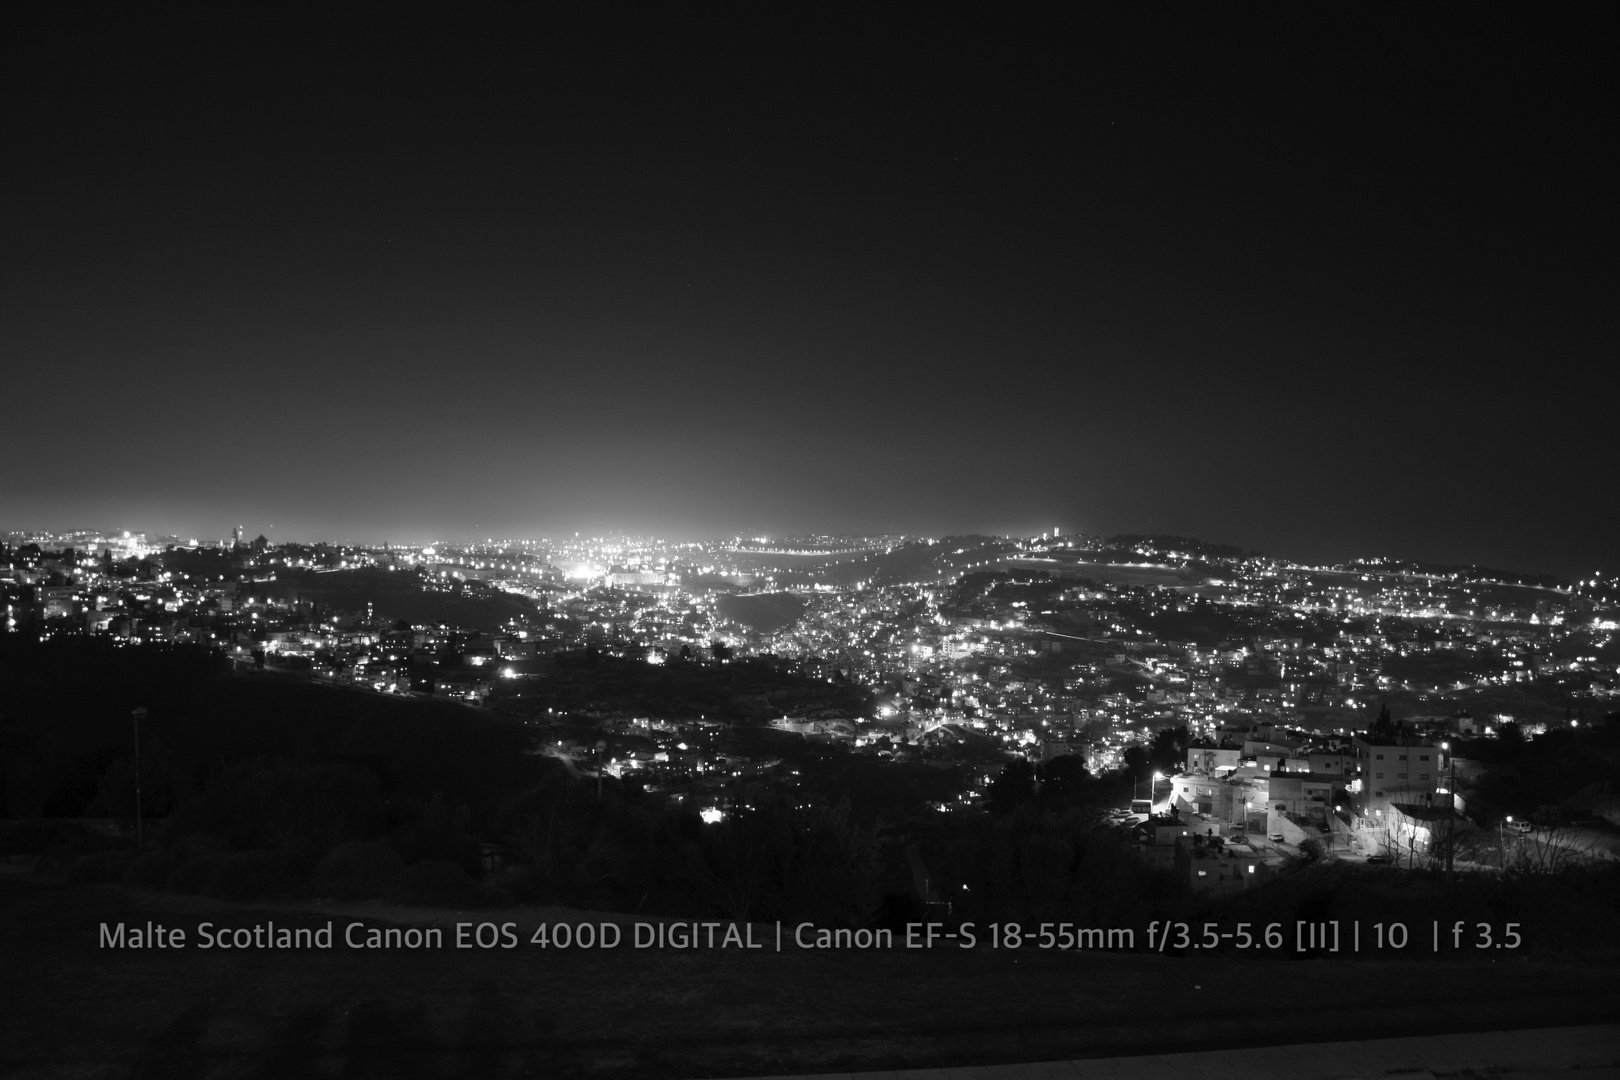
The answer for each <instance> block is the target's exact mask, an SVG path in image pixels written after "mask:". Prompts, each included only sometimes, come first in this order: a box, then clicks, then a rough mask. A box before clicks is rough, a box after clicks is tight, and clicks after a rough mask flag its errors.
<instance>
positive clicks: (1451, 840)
mask: <svg viewBox="0 0 1620 1080" xmlns="http://www.w3.org/2000/svg"><path fill="white" fill-rule="evenodd" d="M1440 749H1442V750H1444V751H1445V752H1446V767H1447V768H1448V769H1449V770H1450V777H1449V779H1447V780H1446V888H1447V889H1449V888H1451V882H1452V857H1453V856H1454V855H1455V853H1456V849H1457V758H1456V756H1455V755H1453V754H1452V752H1451V744H1450V743H1449V742H1443V743H1441V744H1440Z"/></svg>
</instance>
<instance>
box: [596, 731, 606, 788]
mask: <svg viewBox="0 0 1620 1080" xmlns="http://www.w3.org/2000/svg"><path fill="white" fill-rule="evenodd" d="M606 751H607V740H606V739H597V740H596V801H597V802H601V801H602V755H603V754H604V753H605V752H606Z"/></svg>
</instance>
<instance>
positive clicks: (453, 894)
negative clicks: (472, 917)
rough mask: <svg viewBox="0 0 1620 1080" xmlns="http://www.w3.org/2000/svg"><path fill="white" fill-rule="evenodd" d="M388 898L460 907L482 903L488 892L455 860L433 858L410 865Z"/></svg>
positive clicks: (403, 902)
mask: <svg viewBox="0 0 1620 1080" xmlns="http://www.w3.org/2000/svg"><path fill="white" fill-rule="evenodd" d="M387 899H389V900H392V901H394V902H395V903H398V904H422V905H425V906H428V907H450V908H460V907H479V906H482V904H483V902H484V901H485V899H486V896H485V894H484V892H483V891H482V890H480V889H479V888H478V885H477V883H476V882H474V881H473V879H472V878H471V877H469V876H468V874H467V872H466V871H465V870H463V869H462V868H461V867H459V866H457V865H456V864H455V863H450V862H440V861H437V860H430V861H428V862H419V863H417V864H416V865H414V866H407V867H406V868H405V869H404V871H403V872H401V874H400V875H399V878H398V880H397V881H396V882H395V883H394V888H393V890H392V892H391V893H390V894H388V895H387Z"/></svg>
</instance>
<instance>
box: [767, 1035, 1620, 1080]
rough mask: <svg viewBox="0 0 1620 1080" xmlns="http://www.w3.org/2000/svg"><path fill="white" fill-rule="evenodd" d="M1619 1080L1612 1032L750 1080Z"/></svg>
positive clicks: (1616, 1038)
mask: <svg viewBox="0 0 1620 1080" xmlns="http://www.w3.org/2000/svg"><path fill="white" fill-rule="evenodd" d="M1274 1077H1286V1078H1288V1080H1374V1078H1382V1077H1391V1078H1392V1080H1450V1078H1456V1080H1483V1078H1485V1077H1489V1078H1490V1080H1555V1078H1558V1080H1620V1024H1596V1025H1592V1026H1588V1027H1562V1028H1529V1029H1524V1030H1517V1031H1484V1032H1473V1033H1467V1034H1461V1035H1421V1036H1416V1037H1413V1038H1402V1039H1367V1040H1365V1041H1359V1042H1331V1043H1300V1044H1296V1045H1292V1046H1264V1047H1256V1048H1252V1049H1247V1050H1211V1051H1203V1052H1198V1053H1191V1054H1146V1055H1141V1056H1132V1057H1113V1058H1095V1059H1090V1060H1081V1061H1043V1062H1036V1063H1032V1064H1019V1065H973V1066H964V1067H961V1068H946V1069H901V1070H899V1071H895V1072H857V1073H820V1074H816V1075H814V1076H808V1077H804V1076H800V1077H791V1078H763V1077H756V1078H754V1080H1037V1078H1041V1080H1046V1078H1052V1080H1057V1078H1063V1080H1271V1078H1274Z"/></svg>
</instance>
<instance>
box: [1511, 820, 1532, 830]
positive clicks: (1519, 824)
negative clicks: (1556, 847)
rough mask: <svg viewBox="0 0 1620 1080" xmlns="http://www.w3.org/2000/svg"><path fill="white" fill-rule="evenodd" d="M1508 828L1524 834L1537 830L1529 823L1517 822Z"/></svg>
mask: <svg viewBox="0 0 1620 1080" xmlns="http://www.w3.org/2000/svg"><path fill="white" fill-rule="evenodd" d="M1508 828H1510V829H1512V830H1513V831H1514V832H1522V833H1527V832H1534V831H1535V829H1536V827H1535V826H1534V825H1532V824H1530V823H1529V822H1528V821H1515V822H1514V823H1513V824H1511V825H1509V826H1508Z"/></svg>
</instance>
